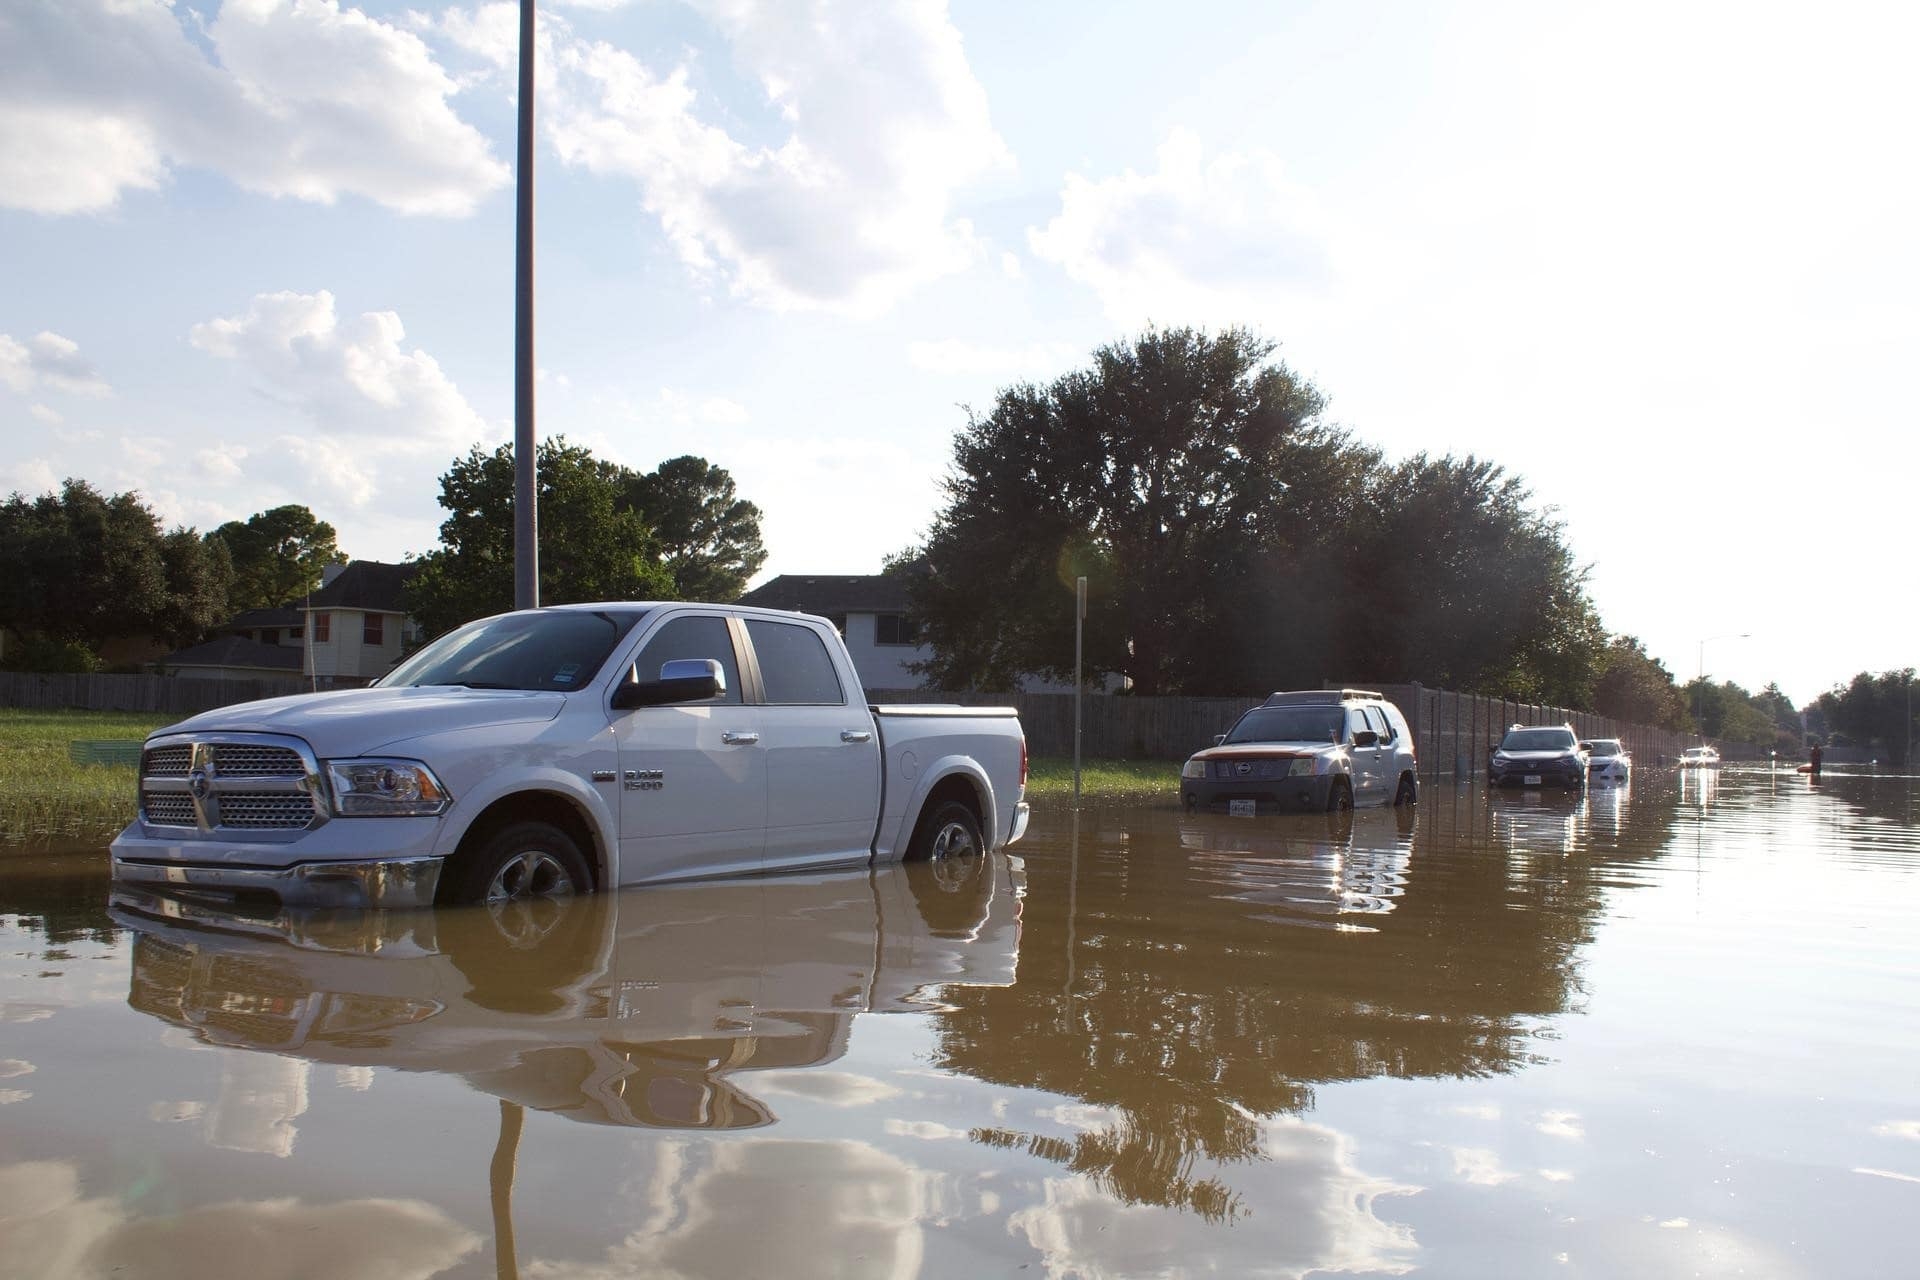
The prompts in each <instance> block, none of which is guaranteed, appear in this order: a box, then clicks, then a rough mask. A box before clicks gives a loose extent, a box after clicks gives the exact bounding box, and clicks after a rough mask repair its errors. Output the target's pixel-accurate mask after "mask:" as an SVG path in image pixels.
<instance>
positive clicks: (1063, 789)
mask: <svg viewBox="0 0 1920 1280" xmlns="http://www.w3.org/2000/svg"><path fill="white" fill-rule="evenodd" d="M1179 795H1180V766H1179V765H1178V764H1176V763H1174V762H1173V761H1170V760H1085V759H1083V760H1081V762H1080V797H1081V799H1083V800H1097V801H1109V802H1119V801H1124V802H1126V803H1130V804H1131V803H1140V802H1143V801H1153V800H1164V801H1166V802H1168V803H1173V802H1175V801H1176V800H1178V798H1179ZM1027 798H1028V799H1029V800H1071V799H1073V757H1071V756H1035V757H1034V758H1033V759H1032V760H1030V761H1029V762H1028V764H1027Z"/></svg>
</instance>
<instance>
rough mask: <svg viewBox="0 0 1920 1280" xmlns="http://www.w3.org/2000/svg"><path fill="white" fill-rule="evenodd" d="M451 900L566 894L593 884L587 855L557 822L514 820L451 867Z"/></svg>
mask: <svg viewBox="0 0 1920 1280" xmlns="http://www.w3.org/2000/svg"><path fill="white" fill-rule="evenodd" d="M452 871H453V884H452V895H451V896H452V898H453V900H454V901H455V902H484V903H489V904H499V903H505V902H514V901H521V900H525V899H528V898H568V897H572V896H573V895H574V894H576V893H585V892H586V891H587V890H588V889H590V888H591V887H592V883H593V882H592V881H591V880H590V879H589V878H588V875H587V860H586V859H585V858H584V857H582V856H581V854H580V849H579V846H577V845H576V844H574V842H573V839H572V838H571V837H570V836H568V835H567V833H566V832H564V831H562V830H560V829H559V828H558V827H553V826H549V825H547V824H546V823H544V822H516V823H514V824H512V825H511V826H506V827H502V828H501V829H500V830H498V831H496V832H494V834H493V835H492V836H490V837H488V839H487V841H486V843H484V844H482V845H481V846H480V847H479V848H478V849H475V850H474V851H473V852H472V853H471V854H469V855H467V856H464V857H462V858H461V859H460V860H459V861H458V862H457V863H455V865H454V866H453V868H452Z"/></svg>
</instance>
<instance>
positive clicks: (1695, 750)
mask: <svg viewBox="0 0 1920 1280" xmlns="http://www.w3.org/2000/svg"><path fill="white" fill-rule="evenodd" d="M1680 767H1681V768H1682V769H1718V768H1719V767H1720V753H1719V752H1718V751H1715V750H1714V749H1713V748H1712V747H1688V748H1687V749H1686V750H1685V751H1683V752H1681V753H1680Z"/></svg>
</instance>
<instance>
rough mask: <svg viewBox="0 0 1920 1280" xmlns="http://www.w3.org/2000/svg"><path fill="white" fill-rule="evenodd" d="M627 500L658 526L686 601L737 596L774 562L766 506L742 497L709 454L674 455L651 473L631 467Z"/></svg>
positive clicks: (658, 538)
mask: <svg viewBox="0 0 1920 1280" xmlns="http://www.w3.org/2000/svg"><path fill="white" fill-rule="evenodd" d="M625 501H626V504H627V505H628V506H630V507H632V508H634V509H635V510H637V511H638V512H639V513H640V515H641V517H642V518H643V519H644V520H645V521H646V522H647V524H648V525H650V526H651V527H652V529H653V536H654V541H655V542H656V544H657V545H658V546H659V548H660V556H661V563H662V564H663V565H664V566H665V567H666V570H667V572H668V573H670V574H672V575H673V590H674V595H675V596H677V597H678V598H679V599H682V600H713V601H728V600H734V599H737V598H738V597H739V596H740V594H741V593H742V592H744V591H745V590H746V589H747V581H748V580H749V579H750V578H752V577H753V575H754V574H755V573H757V572H758V571H759V569H760V566H761V565H763V564H765V563H766V560H767V549H766V547H765V546H763V545H762V544H761V541H760V508H758V507H756V506H754V505H753V504H752V503H751V502H748V501H747V500H746V499H744V498H740V497H737V496H736V495H735V493H734V485H733V477H732V476H730V475H728V474H727V472H726V469H725V468H723V467H716V466H714V465H713V464H711V463H709V462H708V461H707V460H706V459H705V458H696V457H692V456H685V457H679V458H669V459H667V460H666V461H665V462H663V463H661V464H660V465H659V466H658V467H656V468H655V469H654V470H652V471H650V472H648V473H647V474H646V475H633V474H632V473H630V472H629V473H627V478H626V482H625Z"/></svg>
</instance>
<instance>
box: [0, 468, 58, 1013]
mask: <svg viewBox="0 0 1920 1280" xmlns="http://www.w3.org/2000/svg"><path fill="white" fill-rule="evenodd" d="M59 488H60V477H59V475H57V474H56V473H55V472H54V469H53V466H52V464H50V463H49V462H48V461H47V460H46V459H45V458H28V459H27V460H26V461H24V462H16V463H14V464H13V465H11V466H7V467H0V492H5V493H34V494H37V493H54V492H57V491H58V490H59ZM47 1016H48V1017H51V1016H53V1015H51V1014H49V1015H47ZM0 1021H5V1019H4V1018H0Z"/></svg>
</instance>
